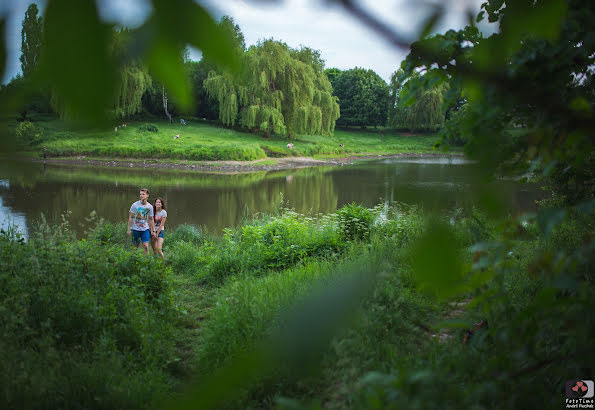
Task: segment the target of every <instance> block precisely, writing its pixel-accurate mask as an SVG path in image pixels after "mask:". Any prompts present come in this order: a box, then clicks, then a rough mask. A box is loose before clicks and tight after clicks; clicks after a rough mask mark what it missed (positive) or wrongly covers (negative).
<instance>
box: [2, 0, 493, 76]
mask: <svg viewBox="0 0 595 410" xmlns="http://www.w3.org/2000/svg"><path fill="white" fill-rule="evenodd" d="M483 1H484V0H444V1H443V2H439V3H440V4H446V5H448V7H447V9H446V10H447V11H446V13H445V14H444V17H443V18H442V19H441V20H440V21H439V23H438V25H437V26H436V29H435V30H434V31H435V32H445V31H446V30H448V29H450V28H453V29H459V28H462V27H464V26H465V25H466V22H467V17H466V14H465V11H466V10H467V9H469V8H471V9H472V10H473V11H474V14H477V12H478V11H479V6H480V4H481V3H482V2H483ZM96 2H97V5H98V8H99V13H100V15H101V18H102V19H103V20H104V21H106V22H109V23H115V24H120V25H124V26H128V27H135V26H138V25H140V24H142V22H143V21H144V20H145V19H146V18H147V16H148V15H149V14H150V13H151V6H150V2H149V1H148V0H96ZM30 3H31V0H0V17H4V18H7V28H6V30H7V31H6V47H7V60H8V61H7V68H6V73H5V75H4V78H3V80H2V82H3V83H6V82H8V81H9V80H10V79H11V78H12V77H14V76H15V75H17V73H20V72H21V67H20V61H19V56H20V54H21V52H20V47H21V25H22V20H23V18H24V15H25V11H26V10H27V7H28V5H29V4H30ZM36 3H37V4H38V6H39V8H40V9H41V10H43V7H44V5H45V0H39V1H36ZM201 3H202V4H203V5H204V6H205V7H206V8H207V9H208V10H209V11H210V12H211V14H212V15H213V16H214V17H215V18H216V19H219V18H220V17H221V16H223V15H228V16H231V17H232V18H233V19H234V21H235V22H236V24H238V25H239V26H240V28H241V30H242V32H243V34H244V38H245V39H246V45H247V46H250V45H253V44H256V43H257V42H258V41H259V40H262V39H269V38H273V39H275V40H281V41H284V42H285V43H287V44H288V45H289V46H290V47H295V48H299V47H300V46H302V45H303V46H307V47H310V48H312V49H315V50H319V51H320V52H321V56H322V58H323V59H324V60H325V61H326V67H327V68H328V67H336V68H339V69H341V70H346V69H350V68H354V67H363V68H366V69H372V70H374V71H375V72H376V73H377V74H378V75H380V77H382V78H383V79H384V80H385V81H387V82H388V81H389V80H390V76H391V74H392V73H393V72H394V71H396V70H397V69H398V68H399V66H400V64H401V61H403V59H404V58H405V57H406V56H407V53H408V51H407V50H406V49H400V48H395V47H394V46H393V45H391V44H389V43H388V42H387V41H385V40H384V39H382V38H381V37H379V36H378V35H377V34H376V33H375V32H373V31H372V30H371V29H369V28H368V27H366V26H364V25H363V24H362V23H361V22H360V21H358V20H357V19H355V18H354V17H352V16H351V15H349V14H347V13H346V12H345V11H344V10H343V8H342V7H341V6H338V5H336V4H333V1H332V0H218V1H217V0H204V1H202V2H201ZM359 4H360V5H361V6H362V7H363V8H365V9H366V10H368V11H369V12H370V13H371V14H373V15H374V16H376V17H377V18H378V19H380V20H381V21H383V22H384V23H386V24H388V25H389V26H390V27H391V28H392V29H393V30H395V31H397V32H399V33H401V34H403V35H406V36H407V37H410V38H412V39H414V38H415V36H416V34H417V33H419V30H420V26H421V23H420V22H422V21H423V20H424V17H425V16H427V15H428V14H429V12H430V11H431V5H432V4H437V2H433V1H431V0H360V1H359ZM485 31H487V32H489V31H493V28H489V27H488V28H485ZM191 58H192V59H194V60H199V59H200V52H199V51H198V50H193V51H192V53H191Z"/></svg>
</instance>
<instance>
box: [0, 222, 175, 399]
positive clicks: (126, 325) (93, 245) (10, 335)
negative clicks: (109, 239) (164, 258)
mask: <svg viewBox="0 0 595 410" xmlns="http://www.w3.org/2000/svg"><path fill="white" fill-rule="evenodd" d="M107 230H108V229H106V228H104V229H103V232H106V231H107ZM0 261H1V263H0V266H2V268H1V269H0V282H1V283H2V287H1V291H0V292H1V299H2V305H1V307H0V317H1V321H0V322H1V325H0V326H1V327H2V329H1V333H2V340H1V341H0V357H1V359H2V362H3V369H4V370H3V372H2V376H0V377H1V379H2V385H3V386H4V387H3V389H4V394H3V395H2V397H1V398H0V401H1V402H2V407H4V408H25V407H26V408H50V407H51V408H57V407H62V408H65V407H74V406H85V407H95V406H96V405H97V403H98V402H100V403H103V405H105V406H106V407H112V408H113V407H120V406H125V407H127V408H146V407H152V406H151V405H150V403H156V402H157V401H158V400H160V399H162V398H163V394H164V393H165V391H166V390H167V389H168V384H169V382H168V377H167V375H166V372H165V370H166V368H167V364H168V363H170V362H171V360H172V352H173V345H172V343H171V336H172V330H173V328H172V319H173V318H175V311H174V308H173V304H172V299H171V296H172V295H171V286H170V283H169V281H170V276H171V270H170V269H169V268H167V267H165V266H163V265H162V263H161V261H160V260H153V259H152V258H148V257H145V256H144V255H142V254H140V253H139V252H133V251H131V250H128V249H124V248H122V247H121V246H112V245H105V244H102V242H99V241H96V240H75V239H74V238H73V236H72V234H71V233H70V231H69V228H68V225H67V224H66V223H65V224H62V225H58V226H48V225H47V224H45V223H44V222H42V223H41V225H38V226H37V228H36V230H35V233H34V234H33V235H32V236H30V238H29V240H28V241H27V242H25V241H23V240H22V238H19V237H18V234H17V235H15V234H13V233H11V232H10V231H9V232H7V233H5V232H4V231H3V233H2V234H1V235H0ZM73 380H76V383H74V384H73ZM141 398H142V399H141Z"/></svg>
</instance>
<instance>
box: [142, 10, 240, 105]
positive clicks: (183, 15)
mask: <svg viewBox="0 0 595 410" xmlns="http://www.w3.org/2000/svg"><path fill="white" fill-rule="evenodd" d="M153 7H154V13H153V15H152V17H151V18H150V19H149V20H148V21H147V23H145V25H144V26H143V27H142V28H141V29H140V30H139V31H138V32H137V41H136V42H135V47H136V48H138V50H137V52H138V51H139V50H140V52H141V53H143V51H142V50H143V49H144V54H145V55H146V58H147V61H148V63H149V68H150V71H151V72H152V73H153V74H154V75H155V76H156V77H157V78H158V79H159V80H160V81H161V82H162V83H163V84H164V85H165V87H166V89H167V91H168V92H170V93H171V95H172V97H173V98H174V99H175V100H176V102H177V103H179V104H180V106H181V107H182V108H184V109H188V108H189V107H190V106H191V104H192V94H191V93H190V89H191V87H190V83H189V80H188V78H187V76H186V72H185V70H184V63H183V60H182V58H181V52H182V50H183V49H184V48H185V47H186V45H188V44H189V45H191V46H193V47H196V48H198V49H200V50H201V51H202V52H203V55H204V56H206V57H208V58H209V59H211V61H214V62H215V63H218V64H220V65H221V66H222V67H226V68H229V69H231V70H235V71H238V70H239V67H238V65H239V64H238V61H237V56H236V54H235V53H234V52H233V40H232V37H231V34H230V33H228V32H227V31H225V30H222V29H221V27H219V26H218V25H217V23H216V22H215V21H214V20H213V18H212V17H211V16H210V15H209V14H208V13H207V12H206V10H205V9H204V8H203V7H202V6H201V5H199V4H197V3H195V2H193V1H192V0H171V1H167V2H164V1H156V0H155V1H153Z"/></svg>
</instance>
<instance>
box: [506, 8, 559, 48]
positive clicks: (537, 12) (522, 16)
mask: <svg viewBox="0 0 595 410" xmlns="http://www.w3.org/2000/svg"><path fill="white" fill-rule="evenodd" d="M506 7H507V15H506V18H505V19H503V21H502V31H503V32H507V33H508V34H507V40H508V41H507V43H508V44H517V43H520V41H519V40H520V38H521V36H522V35H523V34H524V33H529V34H532V35H534V36H537V37H542V38H546V39H550V40H553V39H555V38H557V37H558V34H559V33H560V27H561V25H562V22H563V21H564V18H565V17H566V9H567V7H566V2H565V1H564V0H545V1H539V2H535V3H533V2H524V1H513V2H508V3H507V5H506Z"/></svg>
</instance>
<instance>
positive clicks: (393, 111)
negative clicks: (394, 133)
mask: <svg viewBox="0 0 595 410" xmlns="http://www.w3.org/2000/svg"><path fill="white" fill-rule="evenodd" d="M429 77H431V75H428V77H425V76H421V75H420V74H419V73H418V72H415V71H414V72H412V73H411V74H409V75H408V76H405V75H404V72H403V70H401V69H399V70H398V71H395V72H394V73H393V74H392V76H391V82H390V87H389V113H388V124H389V126H391V127H392V128H397V129H409V130H411V131H437V130H439V129H440V128H442V126H443V125H444V119H445V104H444V93H445V92H446V91H447V90H448V89H449V86H448V83H446V82H443V83H441V82H439V83H438V84H435V81H429Z"/></svg>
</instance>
